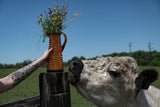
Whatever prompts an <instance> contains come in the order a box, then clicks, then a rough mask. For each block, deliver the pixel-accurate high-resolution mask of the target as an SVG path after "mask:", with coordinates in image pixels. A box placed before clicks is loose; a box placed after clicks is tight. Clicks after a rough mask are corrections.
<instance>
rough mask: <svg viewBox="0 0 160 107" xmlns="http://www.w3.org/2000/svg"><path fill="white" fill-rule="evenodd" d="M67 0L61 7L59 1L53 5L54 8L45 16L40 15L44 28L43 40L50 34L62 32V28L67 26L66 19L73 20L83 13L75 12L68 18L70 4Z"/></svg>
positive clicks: (39, 21) (39, 22) (41, 24)
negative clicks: (67, 3)
mask: <svg viewBox="0 0 160 107" xmlns="http://www.w3.org/2000/svg"><path fill="white" fill-rule="evenodd" d="M66 2H67V0H65V2H64V3H63V5H62V7H59V6H58V5H57V3H55V4H54V5H53V9H51V8H49V11H48V13H46V12H45V16H43V15H42V14H41V15H40V16H39V17H38V18H39V20H38V24H40V26H41V27H42V28H43V41H44V40H45V38H46V37H47V36H48V35H49V34H61V33H62V30H64V29H65V28H66V25H65V22H66V21H70V22H72V21H73V17H76V16H79V15H81V13H80V12H79V13H77V14H74V15H73V16H71V17H70V18H67V12H68V10H67V9H68V5H66Z"/></svg>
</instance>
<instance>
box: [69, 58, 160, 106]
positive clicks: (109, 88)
mask: <svg viewBox="0 0 160 107" xmlns="http://www.w3.org/2000/svg"><path fill="white" fill-rule="evenodd" d="M137 71H138V66H137V63H136V61H135V59H134V58H132V57H128V56H125V57H101V58H97V59H95V60H82V61H78V60H76V61H72V62H71V63H70V65H69V72H68V80H69V82H70V83H71V84H72V85H73V86H75V87H76V89H77V91H78V92H79V93H80V94H81V95H82V96H84V97H85V98H86V99H88V100H89V101H91V102H92V103H94V104H95V105H97V106H98V107H160V90H159V89H158V88H156V87H154V86H152V85H150V84H151V83H152V82H154V81H155V80H156V79H157V78H158V73H157V72H156V71H155V70H154V69H146V70H143V71H142V72H141V73H140V74H138V73H137Z"/></svg>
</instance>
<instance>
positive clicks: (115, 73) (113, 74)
mask: <svg viewBox="0 0 160 107" xmlns="http://www.w3.org/2000/svg"><path fill="white" fill-rule="evenodd" d="M107 72H108V73H109V74H110V75H111V76H113V77H118V76H120V72H118V71H107Z"/></svg>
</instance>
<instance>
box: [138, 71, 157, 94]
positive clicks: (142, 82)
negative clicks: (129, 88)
mask: <svg viewBox="0 0 160 107" xmlns="http://www.w3.org/2000/svg"><path fill="white" fill-rule="evenodd" d="M157 78H158V73H157V71H155V70H154V69H147V70H144V71H142V72H141V73H140V75H139V76H138V77H137V78H136V80H135V84H136V88H137V93H136V94H138V93H139V91H140V90H141V89H146V90H147V89H148V88H149V85H150V84H151V83H152V82H154V81H155V80H157Z"/></svg>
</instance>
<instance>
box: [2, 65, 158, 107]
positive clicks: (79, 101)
mask: <svg viewBox="0 0 160 107" xmlns="http://www.w3.org/2000/svg"><path fill="white" fill-rule="evenodd" d="M147 68H154V69H156V70H157V71H159V72H158V73H159V75H160V67H139V72H141V71H142V70H143V69H147ZM16 70H17V68H12V69H11V68H10V69H0V78H2V77H5V76H6V75H8V74H10V73H11V72H13V71H16ZM65 71H67V68H65ZM42 72H46V68H42V67H41V68H39V69H38V70H37V71H35V72H34V73H33V74H31V75H30V76H29V77H28V78H27V79H25V80H24V81H23V82H21V83H20V84H19V85H18V86H16V87H15V88H13V89H11V90H9V91H7V92H5V93H2V94H0V104H2V103H6V102H9V101H13V100H18V99H22V98H27V97H31V96H35V95H39V74H40V73H42ZM153 85H154V86H156V87H158V88H160V76H159V78H158V80H157V81H156V82H154V83H153ZM70 90H71V103H72V107H96V106H95V105H93V104H92V103H90V102H89V101H87V100H86V99H85V98H83V97H82V96H80V95H79V93H77V91H76V89H75V88H74V87H73V86H70Z"/></svg>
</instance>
